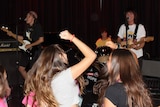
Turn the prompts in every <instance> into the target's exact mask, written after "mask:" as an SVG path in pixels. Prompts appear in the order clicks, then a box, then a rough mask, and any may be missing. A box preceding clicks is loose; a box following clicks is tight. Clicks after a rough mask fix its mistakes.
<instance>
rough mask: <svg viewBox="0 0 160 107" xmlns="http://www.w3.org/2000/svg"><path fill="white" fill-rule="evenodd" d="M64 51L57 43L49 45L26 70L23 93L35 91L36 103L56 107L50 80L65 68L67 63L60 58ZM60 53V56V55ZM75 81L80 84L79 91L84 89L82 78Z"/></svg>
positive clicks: (56, 103)
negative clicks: (26, 75)
mask: <svg viewBox="0 0 160 107" xmlns="http://www.w3.org/2000/svg"><path fill="white" fill-rule="evenodd" d="M64 53H65V51H64V50H63V49H62V47H61V46H60V45H58V44H54V45H50V46H48V47H46V48H44V50H43V51H42V52H41V54H40V56H39V58H38V59H37V61H36V62H35V63H34V65H33V67H32V68H31V69H30V71H29V72H28V77H27V79H26V81H25V85H24V88H25V94H26V95H28V94H29V93H30V92H31V91H33V92H34V93H35V96H34V100H35V101H37V102H38V105H39V106H41V105H42V104H41V102H42V103H43V104H46V105H48V107H58V105H59V104H58V102H57V101H56V99H55V97H54V95H53V92H52V88H51V81H52V79H53V76H54V75H55V74H57V73H58V72H61V71H63V70H65V69H66V68H67V67H68V66H69V65H68V63H67V62H64V60H62V57H63V54H64ZM60 55H61V56H62V57H60ZM77 83H78V84H79V86H80V92H81V93H83V92H82V90H83V89H84V87H83V86H84V85H83V84H84V83H83V78H82V77H81V76H80V77H79V78H77Z"/></svg>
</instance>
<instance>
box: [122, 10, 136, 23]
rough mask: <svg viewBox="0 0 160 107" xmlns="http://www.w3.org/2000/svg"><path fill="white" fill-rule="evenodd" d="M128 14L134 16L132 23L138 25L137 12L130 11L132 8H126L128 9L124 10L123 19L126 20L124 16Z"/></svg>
mask: <svg viewBox="0 0 160 107" xmlns="http://www.w3.org/2000/svg"><path fill="white" fill-rule="evenodd" d="M128 12H131V13H133V14H134V23H136V24H137V23H138V15H137V12H136V11H135V10H134V9H132V8H128V9H126V11H125V12H124V15H125V16H124V17H125V18H126V14H127V13H128Z"/></svg>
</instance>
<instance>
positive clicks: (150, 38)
mask: <svg viewBox="0 0 160 107" xmlns="http://www.w3.org/2000/svg"><path fill="white" fill-rule="evenodd" d="M153 40H154V37H153V36H147V37H145V38H144V39H143V40H140V41H137V42H135V43H134V42H133V39H129V40H128V44H127V48H131V45H133V44H135V45H138V44H141V43H143V42H151V41H153ZM121 47H126V41H122V42H121Z"/></svg>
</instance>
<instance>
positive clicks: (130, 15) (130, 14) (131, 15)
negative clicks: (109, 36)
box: [125, 9, 137, 23]
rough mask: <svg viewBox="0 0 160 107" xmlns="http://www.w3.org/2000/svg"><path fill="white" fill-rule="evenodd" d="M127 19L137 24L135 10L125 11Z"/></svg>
mask: <svg viewBox="0 0 160 107" xmlns="http://www.w3.org/2000/svg"><path fill="white" fill-rule="evenodd" d="M125 19H126V20H127V21H128V22H129V21H134V23H137V13H136V12H135V10H133V9H127V10H126V11H125Z"/></svg>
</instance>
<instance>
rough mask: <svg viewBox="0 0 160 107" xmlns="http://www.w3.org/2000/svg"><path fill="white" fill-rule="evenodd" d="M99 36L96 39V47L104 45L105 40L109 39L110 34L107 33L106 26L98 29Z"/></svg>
mask: <svg viewBox="0 0 160 107" xmlns="http://www.w3.org/2000/svg"><path fill="white" fill-rule="evenodd" d="M100 33H101V37H100V38H98V39H97V41H96V43H95V44H96V48H98V47H102V46H106V45H105V43H106V42H107V41H111V36H110V35H108V32H107V29H106V28H101V29H100Z"/></svg>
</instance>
